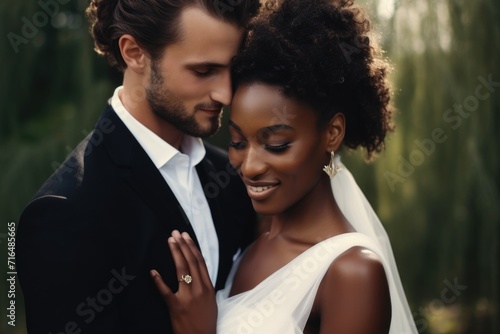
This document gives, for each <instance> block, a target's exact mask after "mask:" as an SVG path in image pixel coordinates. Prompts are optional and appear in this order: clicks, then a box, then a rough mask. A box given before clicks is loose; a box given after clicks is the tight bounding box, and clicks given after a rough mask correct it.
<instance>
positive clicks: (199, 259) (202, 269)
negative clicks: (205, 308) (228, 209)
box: [182, 232, 212, 286]
mask: <svg viewBox="0 0 500 334" xmlns="http://www.w3.org/2000/svg"><path fill="white" fill-rule="evenodd" d="M182 238H183V239H184V240H185V241H186V244H187V245H188V247H189V250H190V251H191V253H192V254H193V256H194V258H195V259H196V263H197V266H198V273H199V275H200V279H201V280H202V281H203V283H204V284H205V285H210V286H212V281H211V280H210V275H209V274H208V269H207V264H206V263H205V259H204V258H203V256H202V255H201V253H200V251H199V250H198V248H197V247H196V245H195V243H194V241H193V239H191V237H190V236H189V234H188V233H186V232H184V233H182Z"/></svg>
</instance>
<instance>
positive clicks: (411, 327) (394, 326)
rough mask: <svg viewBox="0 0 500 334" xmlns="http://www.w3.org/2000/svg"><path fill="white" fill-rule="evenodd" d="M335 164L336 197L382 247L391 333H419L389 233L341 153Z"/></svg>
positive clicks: (358, 229)
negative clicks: (390, 313) (390, 309)
mask: <svg viewBox="0 0 500 334" xmlns="http://www.w3.org/2000/svg"><path fill="white" fill-rule="evenodd" d="M334 161H335V165H336V166H339V167H340V170H339V171H338V172H337V174H336V175H335V177H334V178H333V179H332V181H331V184H332V190H333V195H334V197H335V200H336V202H337V204H338V206H339V208H340V210H341V211H342V213H343V214H344V216H345V217H346V218H347V220H348V221H349V222H350V223H351V225H352V226H353V227H354V229H355V230H356V232H360V233H363V234H365V235H367V236H368V237H370V238H371V239H372V240H373V241H374V242H375V243H377V245H379V247H380V249H381V250H382V252H383V254H381V255H382V257H383V258H382V261H383V262H384V266H385V269H386V274H387V278H388V282H389V288H390V293H391V303H392V321H391V330H390V333H391V334H410V333H417V328H416V326H415V322H414V321H413V317H412V314H411V311H410V308H409V306H408V302H407V300H406V296H405V293H404V290H403V286H402V284H401V279H400V278H399V273H398V269H397V266H396V260H395V259H394V254H393V252H392V248H391V243H390V241H389V237H388V236H387V233H386V231H385V229H384V227H383V225H382V223H381V222H380V220H379V219H378V217H377V215H376V213H375V211H373V208H372V207H371V205H370V203H369V202H368V200H367V199H366V197H365V195H364V194H363V192H362V191H361V189H360V188H359V186H358V184H357V183H356V181H355V180H354V178H353V176H352V174H351V173H350V172H349V170H348V169H347V168H346V167H345V166H344V165H343V164H342V162H341V161H340V155H336V156H335V158H334Z"/></svg>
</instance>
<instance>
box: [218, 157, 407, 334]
mask: <svg viewBox="0 0 500 334" xmlns="http://www.w3.org/2000/svg"><path fill="white" fill-rule="evenodd" d="M335 161H336V165H337V166H341V170H339V172H338V173H337V175H336V176H335V177H334V178H333V180H332V189H333V193H334V197H335V200H336V201H337V204H338V205H339V207H340V209H341V210H342V213H343V214H344V216H345V217H346V218H347V220H348V221H349V222H350V223H351V225H353V227H354V228H355V229H356V232H353V233H345V234H341V235H337V236H334V237H332V238H329V239H326V240H324V241H322V242H320V243H318V244H316V245H314V246H313V247H311V248H309V249H308V250H306V251H305V252H303V253H302V254H300V255H299V256H297V257H296V258H295V259H293V260H292V261H290V262H289V263H288V264H286V265H285V266H284V267H282V268H281V269H279V270H277V271H276V272H274V273H273V274H271V276H269V277H267V278H266V279H265V280H263V281H262V282H261V283H260V284H259V285H257V286H256V287H255V288H253V289H252V290H249V291H246V292H243V293H240V294H238V295H235V296H231V297H229V292H230V291H231V286H232V282H233V278H234V275H235V272H236V270H237V268H238V265H239V262H240V260H241V257H240V259H239V260H238V261H237V262H236V263H235V265H234V266H233V269H232V271H231V273H230V274H229V277H228V282H227V284H226V287H225V289H223V290H221V291H219V292H218V293H217V305H218V308H219V313H218V314H219V316H218V319H217V333H219V334H251V333H254V334H298V333H302V332H303V330H304V327H305V325H306V322H307V320H308V318H309V314H310V312H311V308H312V305H313V302H314V299H315V297H316V292H317V289H318V287H319V285H320V283H321V280H322V279H323V276H324V274H325V273H326V271H327V270H328V268H329V266H330V265H331V263H332V262H333V261H334V260H335V259H336V258H337V257H338V256H339V255H340V254H342V253H344V252H345V251H346V250H348V249H350V248H352V247H355V246H361V247H365V248H367V249H370V250H371V251H373V252H374V253H376V254H377V255H378V256H379V258H380V259H381V261H382V263H383V265H384V268H385V271H386V276H387V279H388V283H389V289H390V294H391V304H392V319H391V328H390V332H389V333H390V334H415V333H417V329H416V327H415V323H414V322H413V319H412V316H411V312H410V309H409V307H408V303H407V301H406V297H405V295H404V291H403V288H402V285H401V281H400V278H399V274H398V271H397V267H396V264H395V260H394V255H393V253H392V249H391V246H390V243H389V238H388V237H387V234H386V232H385V230H384V228H383V226H382V224H381V223H380V221H379V219H378V217H377V216H376V214H375V212H374V211H373V209H372V208H371V206H370V204H369V203H368V201H367V200H366V198H365V196H364V195H363V193H362V192H361V190H360V189H359V187H358V185H357V184H356V182H355V181H354V178H353V177H352V175H351V173H350V172H349V171H348V170H347V169H346V168H345V166H344V165H342V164H341V162H340V158H339V157H338V156H337V157H336V159H335Z"/></svg>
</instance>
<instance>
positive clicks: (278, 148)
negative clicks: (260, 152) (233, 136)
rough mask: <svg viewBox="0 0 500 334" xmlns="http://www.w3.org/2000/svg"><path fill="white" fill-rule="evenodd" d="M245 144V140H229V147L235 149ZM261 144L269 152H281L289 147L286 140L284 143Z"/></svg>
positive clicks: (242, 147)
mask: <svg viewBox="0 0 500 334" xmlns="http://www.w3.org/2000/svg"><path fill="white" fill-rule="evenodd" d="M246 146H247V142H246V141H233V140H231V141H230V142H229V147H230V148H234V149H236V150H242V149H244V148H245V147H246ZM263 146H264V148H265V149H266V150H268V151H269V152H273V153H281V152H284V151H286V150H287V149H288V148H289V147H290V142H286V143H283V144H279V145H270V144H263Z"/></svg>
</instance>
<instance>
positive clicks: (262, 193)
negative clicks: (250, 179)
mask: <svg viewBox="0 0 500 334" xmlns="http://www.w3.org/2000/svg"><path fill="white" fill-rule="evenodd" d="M277 186H278V184H273V185H265V186H264V185H263V186H251V185H248V184H247V192H248V196H249V197H250V198H251V199H253V200H256V201H262V200H264V199H266V198H268V197H269V196H270V195H271V193H273V192H274V190H276V188H277Z"/></svg>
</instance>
